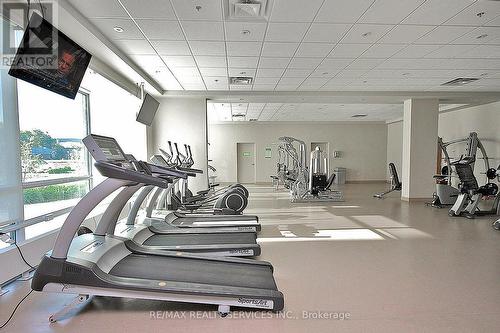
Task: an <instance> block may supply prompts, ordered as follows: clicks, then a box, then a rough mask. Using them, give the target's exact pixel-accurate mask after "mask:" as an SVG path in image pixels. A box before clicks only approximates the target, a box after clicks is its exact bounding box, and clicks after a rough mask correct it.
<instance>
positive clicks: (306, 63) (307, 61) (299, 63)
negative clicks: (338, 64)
mask: <svg viewBox="0 0 500 333" xmlns="http://www.w3.org/2000/svg"><path fill="white" fill-rule="evenodd" d="M321 60H322V58H298V57H295V58H293V59H292V61H291V62H290V64H289V65H288V67H289V68H302V69H314V68H316V66H318V65H319V64H320V63H321Z"/></svg>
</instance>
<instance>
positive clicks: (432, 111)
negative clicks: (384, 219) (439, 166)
mask: <svg viewBox="0 0 500 333" xmlns="http://www.w3.org/2000/svg"><path fill="white" fill-rule="evenodd" d="M438 119H439V101H438V100H437V99H409V100H406V101H405V102H404V118H403V163H402V178H401V182H402V183H403V188H402V191H401V199H402V200H405V201H411V200H419V199H420V200H422V199H428V198H431V197H432V193H433V192H434V190H435V181H434V179H433V177H432V176H433V175H434V174H435V173H436V154H437V138H438Z"/></svg>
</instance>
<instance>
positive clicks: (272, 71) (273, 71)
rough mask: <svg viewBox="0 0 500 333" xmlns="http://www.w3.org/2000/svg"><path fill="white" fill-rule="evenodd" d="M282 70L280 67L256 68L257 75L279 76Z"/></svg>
mask: <svg viewBox="0 0 500 333" xmlns="http://www.w3.org/2000/svg"><path fill="white" fill-rule="evenodd" d="M283 72H284V69H281V68H258V69H257V77H281V75H282V74H283Z"/></svg>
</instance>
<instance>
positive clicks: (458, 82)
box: [441, 77, 479, 86]
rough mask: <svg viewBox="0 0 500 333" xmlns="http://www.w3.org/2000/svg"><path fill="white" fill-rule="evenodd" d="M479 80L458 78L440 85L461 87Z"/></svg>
mask: <svg viewBox="0 0 500 333" xmlns="http://www.w3.org/2000/svg"><path fill="white" fill-rule="evenodd" d="M477 80H479V79H477V78H473V77H459V78H458V79H455V80H451V81H448V82H445V83H443V84H441V85H442V86H463V85H464V84H468V83H471V82H474V81H477Z"/></svg>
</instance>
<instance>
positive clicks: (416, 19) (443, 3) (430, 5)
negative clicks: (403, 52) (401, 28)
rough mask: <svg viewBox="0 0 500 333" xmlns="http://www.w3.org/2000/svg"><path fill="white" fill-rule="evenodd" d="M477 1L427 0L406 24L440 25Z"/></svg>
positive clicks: (409, 17) (407, 19)
mask: <svg viewBox="0 0 500 333" xmlns="http://www.w3.org/2000/svg"><path fill="white" fill-rule="evenodd" d="M474 1H475V0H427V1H426V2H424V3H423V4H422V6H420V7H419V8H418V9H417V10H415V11H414V12H413V13H411V14H410V16H408V17H407V18H406V19H405V20H404V21H403V23H404V24H434V25H440V24H442V23H443V22H445V21H446V20H448V19H450V18H451V17H453V16H455V15H456V14H458V13H459V12H460V11H461V10H462V9H464V8H465V7H467V6H469V5H471V4H472V3H474Z"/></svg>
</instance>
